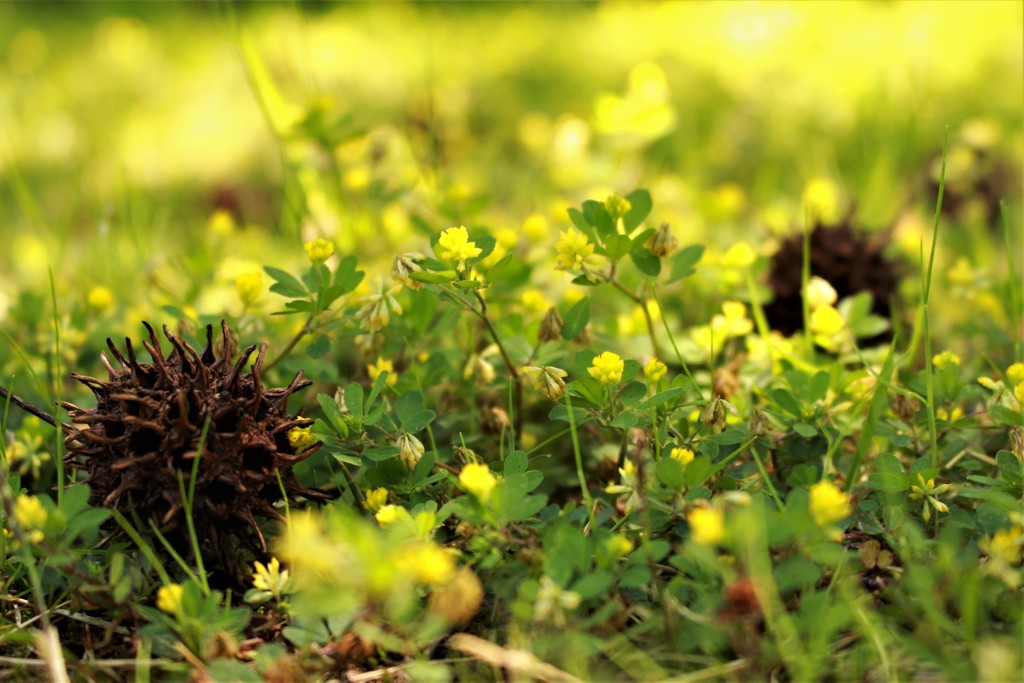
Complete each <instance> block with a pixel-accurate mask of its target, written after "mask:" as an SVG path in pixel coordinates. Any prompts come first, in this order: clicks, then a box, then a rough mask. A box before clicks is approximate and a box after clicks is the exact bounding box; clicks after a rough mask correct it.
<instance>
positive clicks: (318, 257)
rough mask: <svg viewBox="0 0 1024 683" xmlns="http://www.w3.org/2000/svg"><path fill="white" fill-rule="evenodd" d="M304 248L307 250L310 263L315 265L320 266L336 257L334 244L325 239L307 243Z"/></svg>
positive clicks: (318, 238) (319, 238) (321, 238)
mask: <svg viewBox="0 0 1024 683" xmlns="http://www.w3.org/2000/svg"><path fill="white" fill-rule="evenodd" d="M303 248H304V249H305V250H306V256H307V257H309V261H310V263H313V264H314V265H320V264H321V263H323V262H325V261H326V260H327V259H329V258H331V257H332V256H334V243H333V242H328V241H327V240H325V239H324V238H323V237H317V238H316V239H315V240H312V241H310V242H306V244H305V245H303Z"/></svg>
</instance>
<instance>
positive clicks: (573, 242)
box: [555, 228, 601, 280]
mask: <svg viewBox="0 0 1024 683" xmlns="http://www.w3.org/2000/svg"><path fill="white" fill-rule="evenodd" d="M559 234H560V236H561V237H560V239H559V240H558V244H556V245H555V254H556V265H555V267H556V268H557V269H558V270H568V271H574V272H580V273H583V274H584V275H586V276H587V277H588V278H590V279H592V280H593V279H595V273H594V269H595V268H597V267H598V266H599V265H600V263H601V261H600V259H599V258H598V257H597V256H595V255H594V245H593V244H591V243H590V240H588V239H587V236H586V235H584V234H583V233H582V232H580V231H579V230H577V229H576V228H569V229H568V230H565V231H564V232H561V233H559Z"/></svg>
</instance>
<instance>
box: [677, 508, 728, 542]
mask: <svg viewBox="0 0 1024 683" xmlns="http://www.w3.org/2000/svg"><path fill="white" fill-rule="evenodd" d="M686 522H687V523H688V524H689V525H690V538H692V539H693V541H694V543H699V544H701V545H717V544H718V543H721V542H722V539H724V538H725V515H724V514H723V513H722V511H721V510H716V509H715V508H711V507H695V508H693V509H691V510H690V511H689V512H688V513H687V515H686Z"/></svg>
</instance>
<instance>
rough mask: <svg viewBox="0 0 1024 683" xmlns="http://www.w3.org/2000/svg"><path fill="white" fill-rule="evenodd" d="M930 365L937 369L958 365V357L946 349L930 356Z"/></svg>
mask: <svg viewBox="0 0 1024 683" xmlns="http://www.w3.org/2000/svg"><path fill="white" fill-rule="evenodd" d="M932 365H934V366H935V367H937V368H944V367H946V366H947V365H960V356H958V355H956V354H955V353H953V352H952V351H950V350H949V349H946V350H945V351H943V352H942V353H937V354H935V355H934V356H932Z"/></svg>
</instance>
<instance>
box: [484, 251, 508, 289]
mask: <svg viewBox="0 0 1024 683" xmlns="http://www.w3.org/2000/svg"><path fill="white" fill-rule="evenodd" d="M511 261H512V252H509V253H507V254H505V255H504V256H502V257H501V259H499V260H498V262H497V263H495V264H494V265H493V266H491V267H490V268H489V269H488V270H487V275H485V276H484V282H485V283H486V284H488V285H489V284H492V283H494V281H495V280H497V279H498V277H499V276H500V275H501V273H502V271H504V270H505V268H506V267H508V264H509V263H511Z"/></svg>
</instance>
